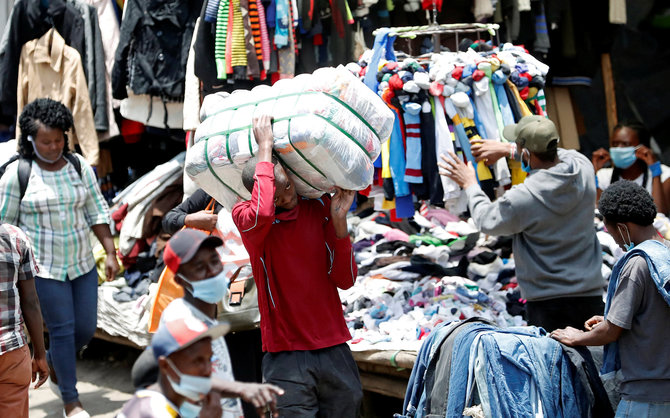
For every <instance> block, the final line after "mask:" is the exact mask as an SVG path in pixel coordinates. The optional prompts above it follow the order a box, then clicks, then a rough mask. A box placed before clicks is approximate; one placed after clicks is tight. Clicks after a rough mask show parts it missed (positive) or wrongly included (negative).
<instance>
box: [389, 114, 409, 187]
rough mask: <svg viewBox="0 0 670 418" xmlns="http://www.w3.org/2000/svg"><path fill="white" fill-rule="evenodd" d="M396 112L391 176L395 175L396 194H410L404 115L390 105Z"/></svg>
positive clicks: (391, 142)
mask: <svg viewBox="0 0 670 418" xmlns="http://www.w3.org/2000/svg"><path fill="white" fill-rule="evenodd" d="M389 107H390V108H391V110H393V113H394V114H395V121H394V122H393V132H392V133H391V139H390V140H389V143H390V145H389V146H390V151H391V155H390V157H389V158H390V166H391V176H392V177H393V188H394V190H395V196H396V197H401V196H407V195H409V185H408V184H407V182H406V181H405V164H406V163H405V147H404V145H403V142H404V141H403V135H402V134H403V129H402V117H401V116H400V112H399V111H398V109H397V108H395V107H393V106H390V105H389Z"/></svg>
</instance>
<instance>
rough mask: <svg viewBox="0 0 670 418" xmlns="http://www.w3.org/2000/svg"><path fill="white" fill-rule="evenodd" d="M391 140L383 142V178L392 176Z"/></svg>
mask: <svg viewBox="0 0 670 418" xmlns="http://www.w3.org/2000/svg"><path fill="white" fill-rule="evenodd" d="M390 144H391V141H386V142H384V143H383V144H382V178H383V179H390V178H391V177H392V176H391V163H390V159H391V148H390Z"/></svg>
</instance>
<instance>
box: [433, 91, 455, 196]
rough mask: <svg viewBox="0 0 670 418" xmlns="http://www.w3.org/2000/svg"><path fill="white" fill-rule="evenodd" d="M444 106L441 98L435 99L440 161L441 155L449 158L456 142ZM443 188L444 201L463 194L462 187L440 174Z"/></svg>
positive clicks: (436, 150)
mask: <svg viewBox="0 0 670 418" xmlns="http://www.w3.org/2000/svg"><path fill="white" fill-rule="evenodd" d="M444 112H445V111H444V107H443V106H442V103H441V102H440V100H435V153H436V154H437V158H438V161H442V158H441V156H442V155H444V156H446V157H447V158H449V152H454V143H453V140H452V139H451V132H450V131H449V125H447V119H446V117H445V113H444ZM440 180H441V181H442V189H443V190H444V201H445V202H446V201H447V200H451V199H456V198H458V196H460V194H461V188H460V187H459V186H458V184H456V182H454V181H453V180H451V179H450V178H448V177H446V176H440Z"/></svg>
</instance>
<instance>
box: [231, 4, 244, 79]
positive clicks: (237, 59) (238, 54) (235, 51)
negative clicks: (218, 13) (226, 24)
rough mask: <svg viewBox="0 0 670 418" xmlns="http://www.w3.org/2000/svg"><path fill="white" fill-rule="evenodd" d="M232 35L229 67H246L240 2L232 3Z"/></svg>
mask: <svg viewBox="0 0 670 418" xmlns="http://www.w3.org/2000/svg"><path fill="white" fill-rule="evenodd" d="M232 15H233V16H232V21H233V33H232V44H231V65H232V66H233V67H238V66H239V67H245V68H246V66H247V49H246V46H245V41H244V19H243V17H242V10H241V8H240V0H233V1H232Z"/></svg>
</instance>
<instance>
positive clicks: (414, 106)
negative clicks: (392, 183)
mask: <svg viewBox="0 0 670 418" xmlns="http://www.w3.org/2000/svg"><path fill="white" fill-rule="evenodd" d="M403 108H404V109H405V137H406V143H407V150H406V154H405V156H406V158H405V160H406V165H405V177H404V180H405V181H406V182H407V183H423V174H422V173H421V118H420V117H419V112H421V105H420V104H418V103H414V102H408V103H405V104H404V105H403Z"/></svg>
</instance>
